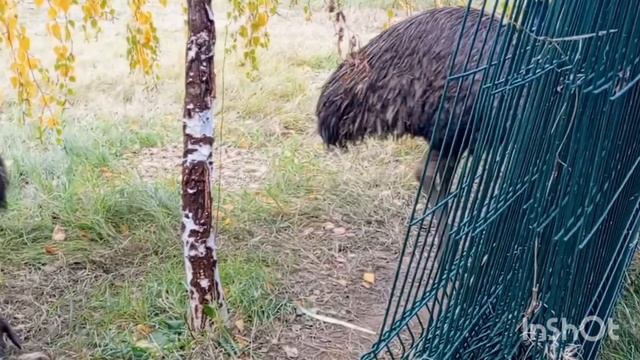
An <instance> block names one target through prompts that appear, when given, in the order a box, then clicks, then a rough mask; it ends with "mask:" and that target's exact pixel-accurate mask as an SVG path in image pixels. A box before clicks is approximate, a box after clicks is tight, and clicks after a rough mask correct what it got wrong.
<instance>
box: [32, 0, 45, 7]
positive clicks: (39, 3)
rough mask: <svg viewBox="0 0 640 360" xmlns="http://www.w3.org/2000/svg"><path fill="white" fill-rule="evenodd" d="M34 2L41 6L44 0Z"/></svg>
mask: <svg viewBox="0 0 640 360" xmlns="http://www.w3.org/2000/svg"><path fill="white" fill-rule="evenodd" d="M34 3H35V4H36V6H37V7H41V6H42V5H43V4H44V0H35V1H34Z"/></svg>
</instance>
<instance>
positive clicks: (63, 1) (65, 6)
mask: <svg viewBox="0 0 640 360" xmlns="http://www.w3.org/2000/svg"><path fill="white" fill-rule="evenodd" d="M56 2H57V3H58V5H59V6H60V9H62V11H63V12H64V13H67V12H69V9H70V8H71V4H72V0H57V1H56Z"/></svg>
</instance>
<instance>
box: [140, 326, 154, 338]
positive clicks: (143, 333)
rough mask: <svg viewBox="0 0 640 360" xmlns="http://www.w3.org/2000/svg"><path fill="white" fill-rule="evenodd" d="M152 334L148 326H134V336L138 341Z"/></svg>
mask: <svg viewBox="0 0 640 360" xmlns="http://www.w3.org/2000/svg"><path fill="white" fill-rule="evenodd" d="M152 332H153V328H152V327H151V326H149V325H145V324H140V325H136V335H137V338H138V339H142V338H145V337H147V336H149V335H150V334H151V333H152Z"/></svg>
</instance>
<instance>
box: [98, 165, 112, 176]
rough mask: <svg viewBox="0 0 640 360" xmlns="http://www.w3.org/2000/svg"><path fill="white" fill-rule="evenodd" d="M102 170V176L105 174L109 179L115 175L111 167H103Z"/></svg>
mask: <svg viewBox="0 0 640 360" xmlns="http://www.w3.org/2000/svg"><path fill="white" fill-rule="evenodd" d="M100 172H102V176H104V177H105V178H107V179H110V178H112V177H113V173H112V172H111V171H109V168H107V167H106V166H105V167H101V168H100Z"/></svg>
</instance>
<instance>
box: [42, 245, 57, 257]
mask: <svg viewBox="0 0 640 360" xmlns="http://www.w3.org/2000/svg"><path fill="white" fill-rule="evenodd" d="M44 252H45V254H47V255H56V254H58V253H60V249H59V248H58V247H57V246H54V245H47V246H45V247H44Z"/></svg>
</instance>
